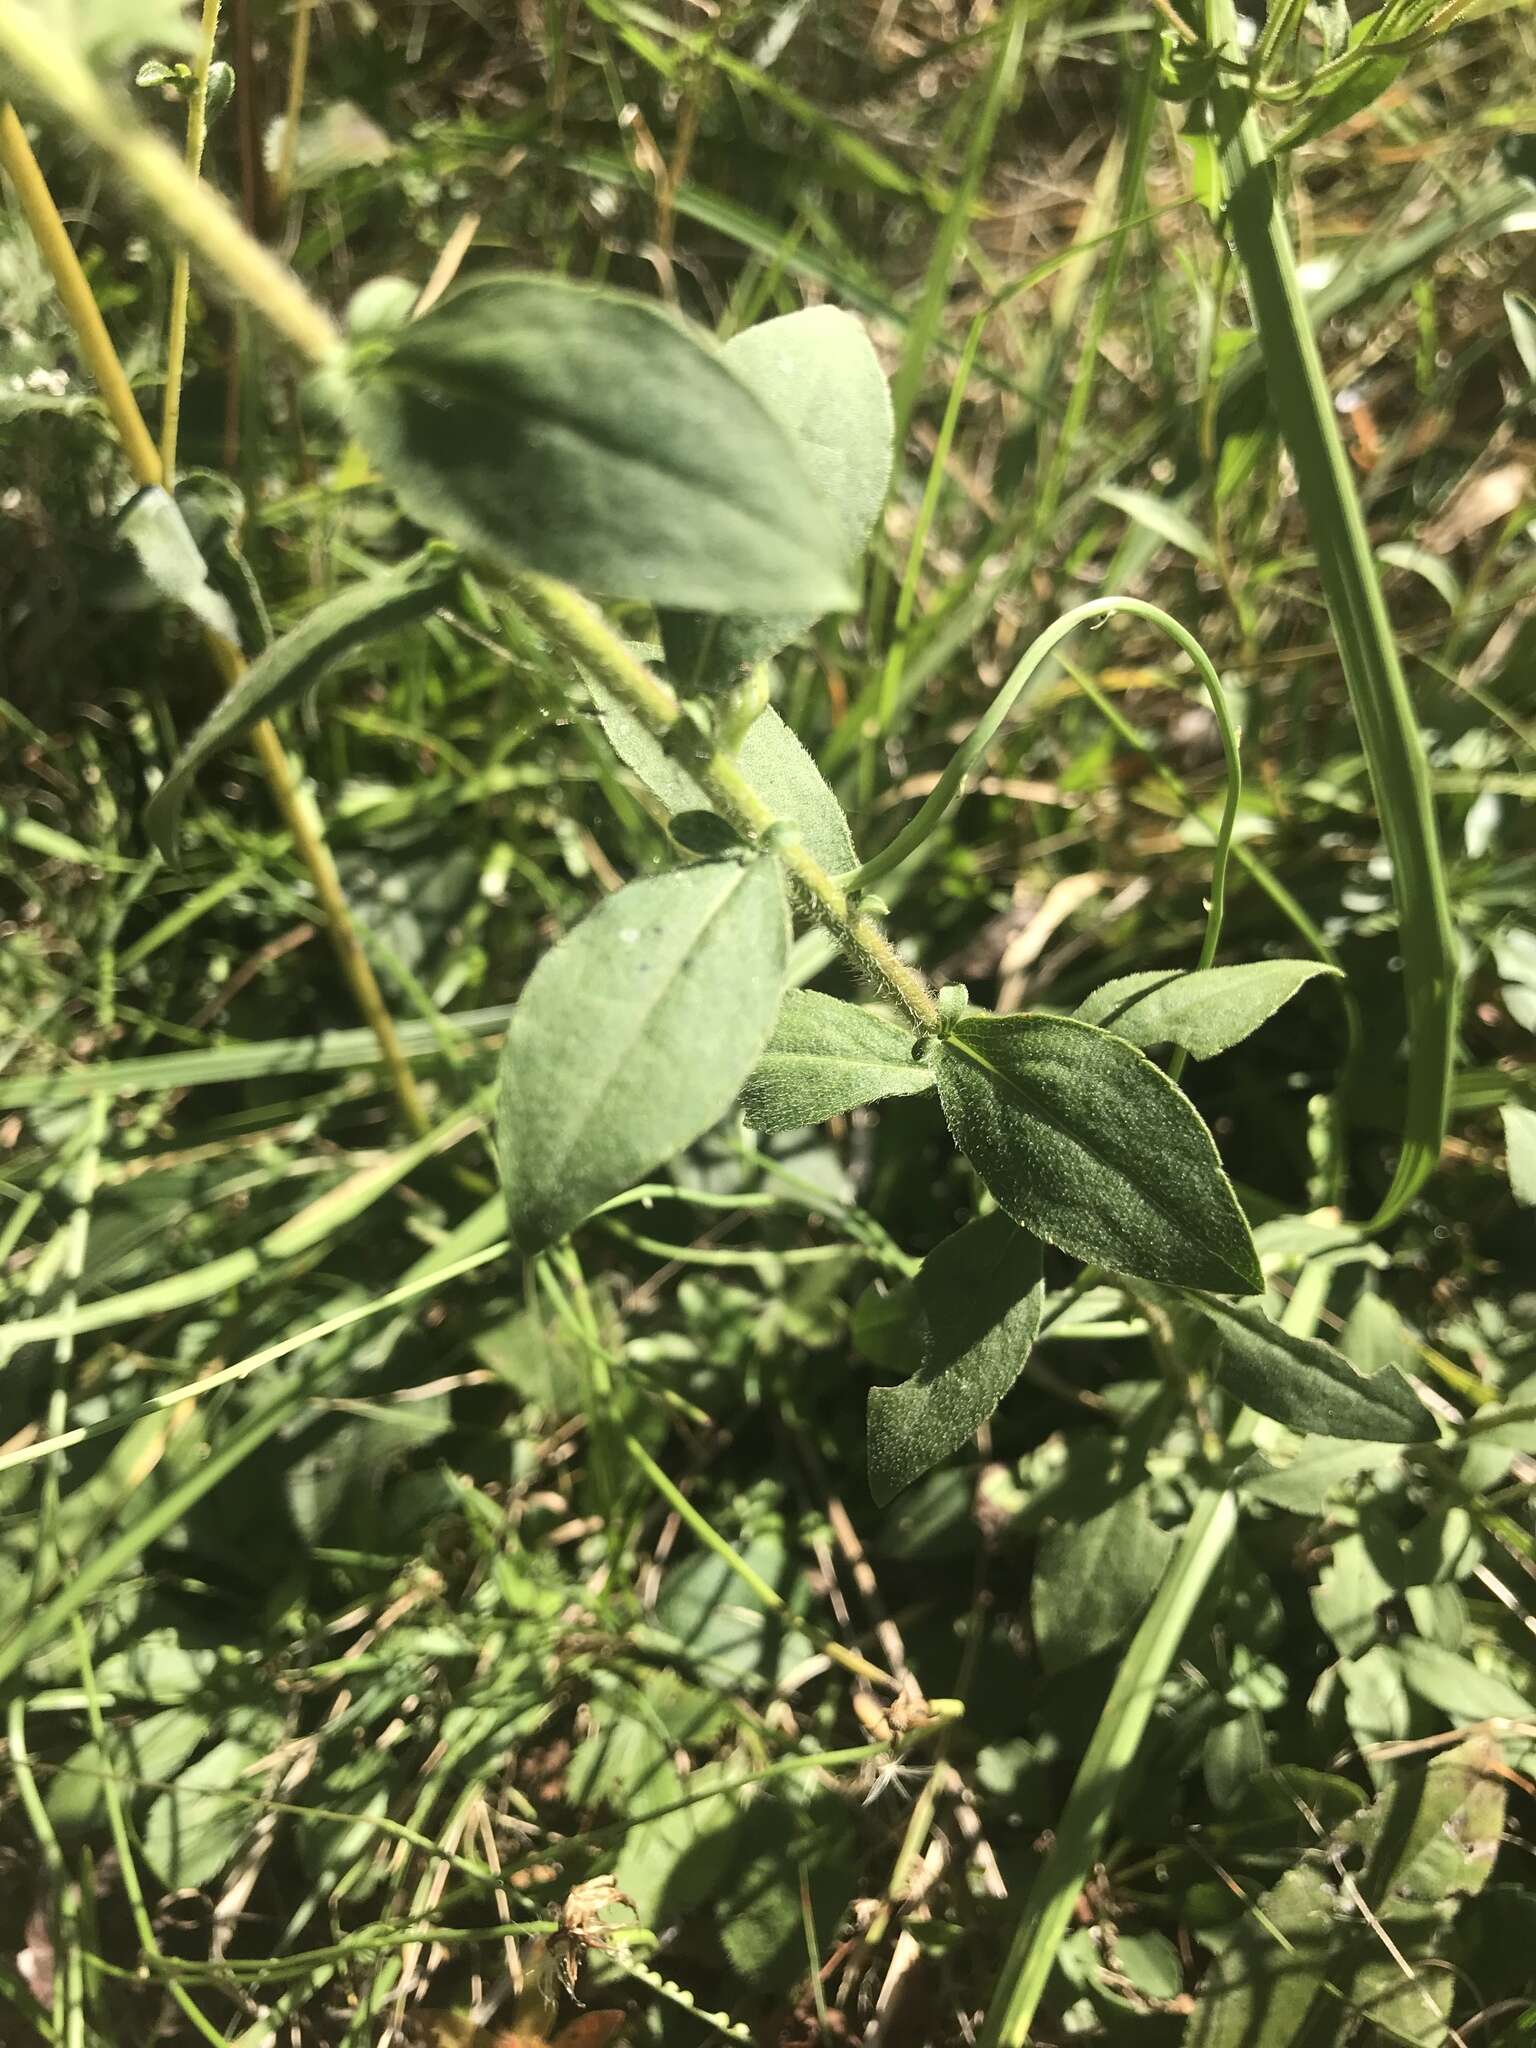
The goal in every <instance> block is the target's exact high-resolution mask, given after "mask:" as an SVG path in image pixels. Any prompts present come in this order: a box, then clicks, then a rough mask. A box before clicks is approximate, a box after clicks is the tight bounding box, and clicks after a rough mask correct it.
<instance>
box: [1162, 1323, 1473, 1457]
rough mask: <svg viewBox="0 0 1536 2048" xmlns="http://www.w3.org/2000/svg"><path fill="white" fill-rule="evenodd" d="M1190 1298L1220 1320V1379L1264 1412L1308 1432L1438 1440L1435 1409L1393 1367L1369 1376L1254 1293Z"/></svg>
mask: <svg viewBox="0 0 1536 2048" xmlns="http://www.w3.org/2000/svg"><path fill="white" fill-rule="evenodd" d="M1190 1306H1191V1307H1192V1308H1194V1309H1196V1310H1197V1311H1198V1312H1199V1314H1201V1315H1202V1316H1204V1317H1205V1319H1206V1321H1207V1322H1209V1323H1212V1324H1214V1326H1215V1328H1216V1331H1217V1334H1218V1337H1219V1340H1220V1351H1219V1353H1218V1362H1217V1367H1216V1371H1217V1375H1218V1377H1219V1378H1220V1380H1221V1383H1222V1385H1223V1386H1226V1387H1230V1388H1231V1390H1232V1392H1233V1393H1235V1394H1236V1395H1237V1396H1238V1398H1239V1399H1240V1400H1242V1401H1245V1402H1246V1403H1247V1404H1248V1406H1249V1407H1250V1408H1256V1409H1257V1410H1258V1411H1259V1413H1260V1414H1261V1415H1268V1416H1272V1417H1273V1418H1274V1420H1275V1421H1276V1422H1283V1423H1284V1424H1285V1425H1286V1427H1287V1428H1288V1429H1296V1430H1302V1431H1304V1432H1305V1433H1307V1434H1308V1435H1311V1436H1334V1437H1359V1438H1363V1439H1364V1440H1365V1441H1366V1442H1368V1443H1382V1444H1423V1443H1433V1442H1434V1440H1435V1437H1436V1436H1437V1434H1438V1431H1437V1430H1436V1428H1435V1422H1434V1417H1433V1416H1432V1415H1431V1414H1430V1412H1429V1410H1428V1409H1427V1408H1426V1407H1425V1406H1424V1404H1423V1403H1422V1402H1421V1401H1420V1399H1419V1397H1418V1395H1417V1394H1416V1393H1415V1392H1414V1391H1413V1389H1412V1387H1410V1386H1409V1384H1408V1382H1407V1381H1406V1380H1405V1379H1404V1378H1403V1376H1402V1374H1401V1373H1399V1372H1398V1371H1397V1370H1396V1368H1395V1367H1393V1366H1384V1367H1383V1368H1382V1370H1381V1371H1380V1372H1377V1373H1373V1374H1371V1375H1370V1377H1369V1378H1367V1377H1366V1375H1365V1374H1364V1373H1359V1372H1356V1370H1355V1368H1354V1367H1353V1366H1352V1365H1351V1364H1350V1362H1349V1360H1348V1359H1347V1358H1346V1357H1345V1356H1344V1354H1343V1353H1342V1352H1341V1351H1335V1350H1334V1348H1333V1346H1332V1345H1331V1344H1324V1343H1323V1342H1322V1341H1321V1340H1320V1339H1319V1338H1316V1337H1298V1336H1297V1335H1295V1334H1294V1332H1292V1331H1290V1330H1283V1329H1282V1328H1281V1327H1280V1325H1279V1324H1278V1323H1272V1322H1271V1321H1270V1320H1269V1317H1268V1316H1267V1315H1265V1313H1264V1310H1263V1306H1262V1304H1261V1303H1260V1302H1257V1301H1241V1302H1231V1301H1195V1300H1193V1299H1191V1300H1190Z"/></svg>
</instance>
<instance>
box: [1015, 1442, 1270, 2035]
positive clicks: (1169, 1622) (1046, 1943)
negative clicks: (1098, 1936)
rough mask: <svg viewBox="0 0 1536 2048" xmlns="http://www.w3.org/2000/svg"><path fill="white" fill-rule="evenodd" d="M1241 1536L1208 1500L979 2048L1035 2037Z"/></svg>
mask: <svg viewBox="0 0 1536 2048" xmlns="http://www.w3.org/2000/svg"><path fill="white" fill-rule="evenodd" d="M1245 1422H1246V1423H1247V1424H1248V1425H1249V1427H1250V1428H1251V1426H1252V1419H1251V1418H1250V1417H1248V1416H1247V1415H1246V1413H1245V1414H1243V1415H1241V1416H1239V1418H1238V1421H1237V1423H1236V1424H1235V1425H1234V1426H1233V1429H1232V1431H1231V1433H1230V1435H1229V1436H1228V1444H1229V1446H1231V1447H1233V1448H1235V1447H1236V1446H1237V1445H1238V1444H1239V1443H1240V1442H1241V1441H1243V1440H1244V1435H1245V1432H1244V1429H1243V1425H1244V1423H1245ZM1236 1527H1237V1496H1236V1494H1235V1493H1233V1492H1232V1490H1231V1488H1230V1487H1219V1488H1211V1489H1210V1490H1209V1491H1207V1492H1205V1493H1203V1494H1202V1495H1201V1498H1200V1500H1199V1503H1198V1505H1197V1506H1196V1508H1195V1512H1194V1514H1193V1516H1192V1517H1191V1518H1190V1522H1189V1525H1188V1527H1187V1528H1186V1529H1185V1531H1184V1536H1183V1540H1182V1542H1181V1543H1180V1545H1179V1552H1178V1555H1177V1557H1175V1559H1174V1561H1173V1563H1172V1565H1171V1566H1170V1567H1169V1570H1168V1575H1167V1577H1166V1578H1165V1579H1164V1580H1163V1583H1162V1584H1161V1585H1160V1586H1159V1587H1158V1589H1157V1596H1156V1598H1155V1599H1154V1600H1153V1602H1152V1605H1151V1607H1150V1608H1149V1609H1148V1611H1147V1616H1146V1619H1145V1620H1144V1621H1143V1622H1142V1624H1141V1627H1140V1628H1139V1629H1137V1631H1136V1634H1135V1637H1134V1639H1133V1641H1132V1643H1131V1646H1130V1648H1129V1649H1128V1650H1127V1652H1126V1654H1125V1658H1124V1661H1123V1662H1122V1663H1121V1665H1120V1669H1119V1671H1118V1672H1117V1674H1116V1677H1115V1682H1114V1684H1113V1685H1112V1686H1111V1687H1110V1691H1109V1697H1108V1699H1107V1700H1106V1701H1105V1702H1104V1708H1103V1711H1102V1713H1101V1714H1100V1715H1099V1721H1098V1726H1097V1727H1096V1728H1095V1729H1094V1732H1093V1740H1092V1741H1091V1742H1090V1743H1089V1745H1088V1748H1087V1750H1086V1751H1085V1753H1084V1756H1083V1760H1082V1763H1081V1764H1080V1765H1079V1766H1078V1772H1077V1777H1076V1779H1075V1780H1074V1781H1073V1785H1072V1791H1071V1794H1070V1796H1069V1798H1068V1800H1067V1804H1066V1807H1065V1810H1064V1811H1063V1813H1062V1816H1061V1819H1060V1821H1059V1822H1058V1823H1057V1826H1056V1831H1055V1834H1054V1836H1053V1838H1052V1841H1051V1846H1050V1849H1049V1851H1048V1852H1047V1854H1046V1858H1045V1861H1044V1862H1043V1863H1042V1864H1041V1866H1040V1868H1039V1870H1038V1872H1037V1873H1036V1876H1035V1880H1034V1883H1033V1884H1032V1885H1031V1886H1030V1888H1029V1893H1028V1896H1027V1897H1026V1899H1025V1901H1024V1907H1023V1911H1022V1912H1021V1913H1020V1915H1019V1921H1018V1926H1017V1928H1016V1929H1015V1932H1014V1937H1013V1944H1012V1946H1011V1948H1010V1949H1009V1951H1008V1959H1007V1961H1006V1962H1005V1963H1004V1965H1003V1973H1002V1975H1001V1977H1000V1978H999V1979H998V1983H997V1988H996V1990H995V1991H994V1992H993V1994H992V2003H991V2005H990V2007H989V2008H988V2011H987V2018H986V2023H985V2025H984V2026H983V2028H982V2031H981V2035H980V2048H1023V2043H1024V2042H1025V2041H1027V2040H1028V2038H1029V2029H1030V2025H1031V2022H1032V2021H1033V2019H1034V2016H1035V2010H1036V2008H1037V2007H1038V2005H1039V2003H1040V1997H1041V1994H1042V1993H1043V1991H1044V1990H1045V1986H1046V1981H1047V1979H1048V1978H1049V1976H1050V1974H1051V1969H1052V1966H1053V1965H1054V1963H1055V1961H1056V1951H1057V1949H1058V1948H1059V1947H1060V1946H1061V1938H1062V1936H1063V1935H1064V1934H1065V1932H1066V1929H1067V1922H1068V1920H1069V1918H1070V1917H1071V1913H1072V1908H1073V1906H1074V1905H1075V1904H1076V1902H1077V1898H1078V1894H1079V1893H1080V1892H1081V1891H1082V1888H1083V1880H1084V1878H1085V1877H1086V1876H1087V1874H1088V1872H1089V1871H1090V1870H1091V1868H1092V1867H1093V1864H1094V1862H1095V1860H1096V1859H1097V1857H1098V1855H1099V1852H1100V1850H1101V1849H1102V1848H1103V1845H1104V1838H1105V1835H1106V1834H1107V1833H1108V1830H1109V1823H1110V1821H1111V1819H1112V1818H1113V1816H1114V1811H1115V1801H1116V1798H1117V1796H1118V1794H1119V1792H1120V1790H1121V1788H1122V1787H1123V1785H1124V1782H1125V1778H1126V1775H1127V1773H1128V1772H1129V1771H1130V1769H1131V1767H1132V1765H1133V1764H1134V1763H1135V1760H1136V1753H1137V1751H1138V1750H1139V1749H1140V1747H1141V1740H1142V1737H1143V1735H1145V1733H1146V1729H1147V1723H1148V1721H1149V1720H1150V1719H1151V1717H1152V1709H1153V1708H1154V1707H1155V1706H1156V1705H1157V1700H1158V1695H1159V1693H1160V1692H1161V1691H1162V1686H1163V1680H1164V1679H1165V1678H1166V1677H1167V1675H1168V1668H1169V1666H1170V1665H1171V1664H1172V1662H1173V1659H1174V1656H1175V1654H1176V1653H1177V1651H1178V1647H1179V1644H1180V1642H1181V1641H1182V1640H1183V1636H1184V1631H1185V1629H1186V1628H1187V1627H1188V1625H1189V1620H1190V1616H1191V1615H1192V1614H1193V1613H1194V1611H1195V1607H1196V1605H1197V1603H1198V1602H1199V1599H1200V1596H1201V1594H1202V1593H1203V1592H1204V1591H1205V1589H1206V1587H1207V1585H1208V1584H1209V1583H1210V1579H1211V1575H1212V1573H1213V1572H1214V1571H1215V1569H1216V1567H1217V1565H1218V1564H1219V1563H1220V1562H1221V1559H1222V1556H1223V1554H1224V1553H1225V1551H1226V1547H1227V1544H1228V1542H1229V1541H1230V1540H1231V1536H1232V1532H1233V1530H1234V1529H1235V1528H1236Z"/></svg>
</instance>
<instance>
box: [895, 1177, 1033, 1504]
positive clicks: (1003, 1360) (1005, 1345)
mask: <svg viewBox="0 0 1536 2048" xmlns="http://www.w3.org/2000/svg"><path fill="white" fill-rule="evenodd" d="M916 1293H917V1301H918V1305H919V1306H920V1308H921V1310H922V1315H923V1321H924V1324H925V1326H926V1327H925V1337H924V1345H923V1363H922V1367H921V1369H920V1370H919V1371H917V1372H916V1373H914V1374H913V1375H912V1377H911V1379H909V1380H904V1381H903V1382H902V1384H901V1385H900V1386H899V1387H874V1388H872V1389H871V1391H870V1396H869V1452H868V1455H869V1490H870V1492H871V1493H872V1494H873V1495H874V1497H875V1499H876V1501H877V1502H878V1503H879V1504H880V1506H881V1507H884V1506H885V1504H886V1502H887V1501H889V1500H891V1499H893V1498H894V1497H895V1495H896V1494H898V1493H900V1492H901V1490H902V1488H903V1487H904V1486H910V1485H911V1484H912V1482H913V1480H914V1479H921V1478H922V1476H923V1474H924V1473H925V1472H931V1471H932V1470H933V1468H934V1466H935V1465H937V1464H939V1463H940V1462H941V1461H942V1460H943V1459H945V1458H947V1457H948V1456H949V1455H950V1453H951V1452H952V1451H957V1450H959V1448H960V1446H961V1445H962V1444H964V1443H966V1442H968V1441H969V1439H970V1438H971V1437H973V1436H974V1435H975V1434H976V1432H977V1430H978V1429H980V1427H981V1425H982V1424H983V1423H984V1422H985V1421H986V1420H987V1418H988V1416H989V1415H991V1414H992V1412H993V1410H994V1409H995V1408H996V1407H997V1404H998V1402H999V1401H1001V1400H1002V1398H1003V1396H1004V1395H1005V1394H1006V1393H1007V1392H1008V1389H1009V1388H1010V1387H1011V1386H1012V1385H1013V1383H1014V1381H1015V1380H1016V1379H1017V1378H1018V1376H1019V1374H1020V1373H1021V1372H1022V1371H1023V1370H1024V1366H1025V1363H1026V1361H1027V1360H1028V1358H1029V1354H1030V1350H1031V1348H1032V1347H1033V1345H1034V1341H1035V1332H1036V1331H1037V1330H1038V1329H1039V1327H1040V1310H1041V1307H1042V1305H1043V1304H1044V1301H1045V1276H1044V1270H1043V1266H1042V1260H1041V1250H1040V1241H1039V1239H1038V1238H1034V1237H1031V1236H1030V1235H1029V1233H1028V1232H1027V1231H1024V1230H1020V1229H1019V1228H1018V1226H1017V1225H1016V1224H1015V1223H1014V1222H1013V1221H1012V1220H1011V1219H1010V1218H1009V1217H1007V1216H1005V1215H1004V1214H1002V1212H1001V1211H995V1212H994V1213H993V1214H992V1215H990V1216H979V1217H977V1218H976V1219H975V1220H974V1221H972V1222H970V1223H967V1224H965V1225H964V1226H963V1227H962V1228H961V1229H959V1230H957V1231H956V1232H955V1233H954V1235H953V1236H952V1237H947V1238H945V1240H944V1242H943V1243H942V1244H941V1245H938V1246H937V1247H936V1248H935V1249H934V1250H933V1251H931V1252H930V1253H929V1254H928V1256H927V1258H926V1259H925V1260H924V1261H923V1266H922V1271H921V1272H920V1273H919V1274H918V1276H917V1282H916Z"/></svg>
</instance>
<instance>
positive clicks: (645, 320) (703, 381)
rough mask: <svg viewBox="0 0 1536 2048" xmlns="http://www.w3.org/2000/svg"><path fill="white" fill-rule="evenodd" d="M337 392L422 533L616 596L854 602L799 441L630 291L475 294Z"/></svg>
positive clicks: (821, 606)
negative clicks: (444, 537) (801, 456)
mask: <svg viewBox="0 0 1536 2048" xmlns="http://www.w3.org/2000/svg"><path fill="white" fill-rule="evenodd" d="M325 388H326V390H327V392H328V394H329V396H330V398H331V399H332V401H333V402H334V403H336V404H337V405H338V406H339V407H340V409H341V412H342V414H343V417H344V418H345V420H346V422H347V424H348V425H349V426H350V427H351V429H352V431H353V433H355V434H356V436H357V438H358V440H359V441H360V442H361V443H362V445H363V447H364V449H365V450H366V451H367V453H368V454H369V455H370V456H371V457H372V458H373V460H374V461H375V462H376V463H377V464H378V466H379V469H380V471H381V472H382V473H383V475H384V478H385V480H386V481H387V482H388V483H389V484H390V486H391V488H392V489H393V490H394V492H395V494H396V496H397V497H398V498H399V500H400V503H401V504H402V505H403V506H404V508H405V510H406V511H407V512H408V513H409V514H410V516H411V517H412V518H413V519H416V520H419V521H420V522H421V524H422V525H424V526H428V527H432V528H435V529H436V530H437V531H438V532H440V533H444V534H446V535H448V537H449V538H450V539H452V540H455V541H457V542H459V543H460V544H461V545H462V546H464V547H468V548H472V549H476V550H479V551H480V552H482V553H485V554H487V555H490V556H491V557H493V558H496V559H499V560H501V561H503V562H507V563H510V564H512V565H513V566H515V567H517V568H521V569H532V570H536V571H538V572H540V573H542V574H544V575H548V576H559V577H562V578H564V579H565V580H566V581H567V582H570V583H574V584H576V585H578V586H579V587H580V588H582V589H584V590H589V591H593V592H598V593H601V594H604V595H606V596H610V597H624V598H643V599H646V600H648V601H649V602H651V603H653V604H659V605H685V606H687V607H688V608H689V609H691V610H695V611H702V612H718V611H728V610H739V609H745V610H767V609H768V608H770V607H772V606H776V605H778V606H782V605H785V604H794V605H802V606H804V607H806V608H807V609H809V610H812V611H815V612H822V611H832V610H836V609H838V608H839V607H842V606H846V605H849V604H851V603H852V601H853V591H852V586H851V584H850V581H849V577H848V574H847V569H846V565H845V564H844V562H843V560H842V554H841V549H840V546H839V543H838V538H837V535H836V532H835V530H834V528H833V526H832V523H831V520H830V518H829V516H828V514H827V512H826V511H825V509H824V507H823V506H822V503H821V500H820V498H819V497H818V496H817V494H816V493H815V491H814V490H813V488H812V486H811V484H810V481H809V479H808V478H807V477H806V475H805V472H804V469H803V468H802V466H801V463H800V461H799V459H798V458H797V456H796V453H795V450H794V447H793V445H792V443H791V441H790V437H789V435H788V434H787V433H786V432H785V430H784V428H783V426H782V425H781V424H780V423H779V421H778V420H777V419H776V418H775V417H774V416H773V414H772V413H770V412H769V410H768V409H767V408H766V407H765V406H764V405H763V404H762V402H761V401H760V400H759V399H758V398H757V397H755V396H754V395H753V393H752V392H751V391H749V390H748V389H747V387H746V385H745V384H743V383H742V382H741V380H740V379H739V378H738V377H737V376H736V375H735V374H734V373H733V372H732V370H731V369H730V368H729V367H728V366H727V365H726V364H725V362H724V361H723V360H722V358H721V354H720V352H719V350H718V349H716V348H715V346H714V344H713V343H712V342H711V341H710V340H709V338H708V337H707V336H705V335H703V334H702V333H698V332H696V331H695V330H693V329H692V328H690V327H688V326H686V325H685V324H684V323H683V322H682V321H681V320H679V319H676V318H674V317H673V316H672V315H671V314H670V313H667V312H665V311H664V310H663V309H662V308H660V307H659V306H655V305H652V304H651V303H650V302H649V301H648V300H645V299H641V298H636V297H633V296H631V295H630V294H628V293H624V292H612V291H600V290H596V289H594V288H592V287H590V286H587V285H580V284H574V283H571V282H569V281H568V280H565V279H561V278H552V277H519V276H502V277H488V278H481V279H479V280H477V281H476V282H474V283H471V284H467V285H463V286H461V287H460V288H459V289H458V290H457V291H455V292H453V293H452V294H451V295H450V296H449V297H448V298H445V299H444V300H443V301H442V303H441V304H440V305H438V306H435V307H433V309H432V310H431V311H430V312H429V313H426V314H424V315H423V316H422V318H421V319H419V320H413V321H410V322H409V323H407V324H405V325H402V326H400V327H398V328H397V329H395V331H394V332H392V333H387V334H381V333H379V332H378V331H377V330H375V331H373V332H371V333H368V334H367V335H365V336H364V337H362V338H361V339H359V340H358V341H357V342H356V344H355V346H354V349H353V353H352V355H351V357H350V359H349V361H348V363H347V365H346V367H345V368H344V369H343V370H342V371H341V372H339V373H332V372H327V373H326V379H325Z"/></svg>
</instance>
